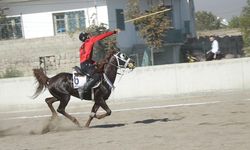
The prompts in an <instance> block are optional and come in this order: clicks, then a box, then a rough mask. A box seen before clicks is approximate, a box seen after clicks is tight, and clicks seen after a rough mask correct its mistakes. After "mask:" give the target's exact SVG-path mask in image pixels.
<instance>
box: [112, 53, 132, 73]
mask: <svg viewBox="0 0 250 150" xmlns="http://www.w3.org/2000/svg"><path fill="white" fill-rule="evenodd" d="M120 53H121V52H117V53H116V54H114V56H115V58H116V62H117V65H114V64H112V65H114V66H116V67H117V68H118V69H121V68H127V66H128V63H129V61H130V58H128V59H127V60H125V59H124V58H121V57H119V56H118V55H119V54H120ZM119 60H121V61H123V62H124V65H121V64H120V61H119Z"/></svg>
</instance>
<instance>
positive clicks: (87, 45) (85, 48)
mask: <svg viewBox="0 0 250 150" xmlns="http://www.w3.org/2000/svg"><path fill="white" fill-rule="evenodd" d="M115 33H116V31H110V32H106V33H103V34H100V35H97V36H93V37H90V38H89V39H87V40H86V41H85V42H84V43H83V44H82V46H81V47H80V63H82V62H85V61H86V60H90V62H91V63H93V64H94V63H95V61H93V60H92V51H93V47H94V44H95V42H97V41H99V40H102V39H104V38H106V37H108V36H111V35H113V34H115Z"/></svg>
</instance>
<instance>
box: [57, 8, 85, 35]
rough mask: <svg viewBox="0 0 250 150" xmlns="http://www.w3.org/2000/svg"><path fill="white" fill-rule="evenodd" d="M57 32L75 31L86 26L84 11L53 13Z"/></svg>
mask: <svg viewBox="0 0 250 150" xmlns="http://www.w3.org/2000/svg"><path fill="white" fill-rule="evenodd" d="M53 20H54V26H55V33H56V34H58V33H64V32H75V31H77V30H83V29H85V27H86V23H85V14H84V11H73V12H65V13H56V14H53Z"/></svg>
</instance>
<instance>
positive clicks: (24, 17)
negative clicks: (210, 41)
mask: <svg viewBox="0 0 250 150" xmlns="http://www.w3.org/2000/svg"><path fill="white" fill-rule="evenodd" d="M140 3H141V5H142V6H143V7H144V8H145V9H147V8H149V7H150V6H151V5H154V4H159V3H164V4H165V5H168V6H170V7H171V8H172V10H171V13H172V14H171V16H172V26H173V28H174V29H173V31H172V34H171V33H170V36H169V37H170V40H169V41H170V43H181V42H182V37H183V35H185V34H189V35H192V36H195V26H194V5H193V0H140ZM126 4H127V0H1V1H0V8H5V13H6V14H7V16H8V17H10V26H15V29H14V30H13V37H14V38H15V37H22V38H25V39H30V38H38V37H49V36H57V35H59V34H61V33H64V32H67V31H75V30H76V29H80V30H81V29H84V28H86V27H88V26H89V25H90V24H92V23H93V22H94V23H96V24H99V23H105V24H107V25H108V26H109V28H111V29H115V28H121V29H122V30H123V32H121V34H119V36H118V43H119V47H121V48H123V49H129V48H131V47H133V46H135V45H138V44H143V40H142V39H141V38H139V36H138V33H137V32H136V31H135V28H134V26H133V25H132V24H131V23H124V16H123V12H124V11H125V9H126ZM6 8H7V9H6ZM171 39H172V40H171ZM172 45H176V46H172V48H173V50H174V51H176V49H179V48H180V45H179V44H172ZM175 55H178V53H177V54H175Z"/></svg>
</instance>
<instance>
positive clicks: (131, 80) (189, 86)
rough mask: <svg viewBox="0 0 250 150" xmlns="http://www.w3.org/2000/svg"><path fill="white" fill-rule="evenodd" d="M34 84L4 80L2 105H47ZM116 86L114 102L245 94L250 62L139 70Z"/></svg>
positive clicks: (27, 80) (0, 84) (0, 96)
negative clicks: (169, 97)
mask: <svg viewBox="0 0 250 150" xmlns="http://www.w3.org/2000/svg"><path fill="white" fill-rule="evenodd" d="M119 78H120V77H119V75H118V76H117V81H118V80H119ZM34 83H35V81H34V78H33V77H24V78H10V79H1V80H0V105H1V106H4V105H21V104H34V103H44V99H45V97H48V96H49V95H50V94H49V93H48V91H46V92H45V93H44V94H41V96H39V97H38V98H37V100H32V99H31V98H30V96H31V95H32V94H33V93H34V90H35V84H34ZM115 86H116V89H115V90H114V92H113V93H112V95H111V98H110V99H113V100H119V99H130V98H141V97H161V96H175V95H181V94H193V93H207V92H213V91H227V90H246V89H250V58H241V59H230V60H220V61H212V62H200V63H189V64H174V65H161V66H153V67H140V68H136V69H135V70H134V71H133V72H131V73H129V74H126V75H124V76H123V77H122V78H121V80H120V81H119V82H116V83H115ZM73 99H75V98H73ZM34 101H36V102H34ZM77 102H79V100H77Z"/></svg>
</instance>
